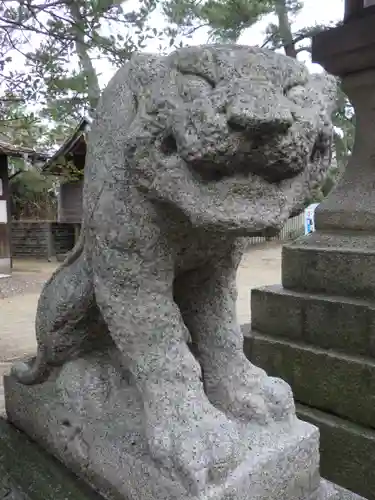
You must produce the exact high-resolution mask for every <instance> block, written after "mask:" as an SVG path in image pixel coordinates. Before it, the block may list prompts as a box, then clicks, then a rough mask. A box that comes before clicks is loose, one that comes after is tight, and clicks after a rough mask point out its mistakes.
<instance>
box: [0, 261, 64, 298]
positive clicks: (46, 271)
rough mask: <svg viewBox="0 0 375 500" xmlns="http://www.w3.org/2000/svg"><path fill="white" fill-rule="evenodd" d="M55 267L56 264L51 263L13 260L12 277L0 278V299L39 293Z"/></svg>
mask: <svg viewBox="0 0 375 500" xmlns="http://www.w3.org/2000/svg"><path fill="white" fill-rule="evenodd" d="M56 266H57V263H53V262H42V261H41V262H38V261H24V260H15V261H14V263H13V270H12V275H11V276H10V277H9V278H0V299H6V298H9V297H14V296H16V295H25V294H29V293H40V291H41V289H42V286H43V284H44V283H45V282H46V281H47V280H48V278H49V277H50V276H51V273H52V272H53V271H54V270H55V269H56Z"/></svg>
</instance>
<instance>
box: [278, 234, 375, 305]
mask: <svg viewBox="0 0 375 500" xmlns="http://www.w3.org/2000/svg"><path fill="white" fill-rule="evenodd" d="M282 284H283V286H284V287H285V288H289V289H292V290H299V291H306V292H312V293H323V294H329V295H340V296H346V297H355V298H369V299H375V235H372V234H371V235H369V234H366V233H364V234H363V235H361V234H360V233H359V232H358V234H350V235H348V234H343V233H325V232H319V231H317V232H315V233H312V234H310V235H308V236H303V237H301V238H298V239H297V240H295V241H293V242H292V243H290V244H287V245H285V246H284V247H283V253H282Z"/></svg>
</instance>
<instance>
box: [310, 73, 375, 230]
mask: <svg viewBox="0 0 375 500" xmlns="http://www.w3.org/2000/svg"><path fill="white" fill-rule="evenodd" d="M343 89H344V91H345V92H346V93H347V95H348V97H349V99H350V101H351V103H352V104H353V106H354V108H355V112H356V134H355V145H354V150H353V154H352V156H351V158H350V160H349V162H348V165H347V168H346V170H345V173H344V176H343V178H342V180H341V182H340V183H339V185H338V186H337V187H336V189H335V190H334V191H333V192H332V193H331V194H330V195H329V196H328V198H327V199H326V200H325V201H324V202H323V203H321V205H320V206H319V208H318V209H317V211H316V227H317V229H319V230H322V231H324V230H328V231H329V230H348V231H350V230H354V231H362V232H363V231H368V232H374V231H375V140H374V137H375V68H374V69H372V70H368V71H366V72H361V73H356V74H354V75H348V76H346V77H345V78H344V79H343ZM373 131H374V132H373Z"/></svg>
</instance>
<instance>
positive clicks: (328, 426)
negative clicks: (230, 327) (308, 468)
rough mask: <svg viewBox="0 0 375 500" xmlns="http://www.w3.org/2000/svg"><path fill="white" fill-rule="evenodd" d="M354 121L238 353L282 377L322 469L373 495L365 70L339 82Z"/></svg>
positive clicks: (373, 344)
mask: <svg viewBox="0 0 375 500" xmlns="http://www.w3.org/2000/svg"><path fill="white" fill-rule="evenodd" d="M344 83H345V90H346V91H347V93H348V95H349V97H350V98H351V100H352V102H353V104H354V106H355V109H356V117H357V122H356V123H357V129H356V143H355V149H354V152H353V156H352V158H351V160H350V162H349V165H348V167H347V169H346V172H345V174H344V177H343V179H342V181H341V182H340V184H339V185H338V186H337V187H336V189H335V190H334V191H333V192H332V193H331V194H330V195H329V196H328V198H327V199H326V200H325V201H324V202H323V203H322V204H321V205H320V206H319V207H318V209H317V210H316V227H317V231H316V232H315V233H313V234H311V235H308V236H304V237H301V238H299V239H298V240H296V241H295V242H293V243H291V244H289V245H286V246H285V247H284V248H283V256H282V286H269V287H265V288H261V289H257V290H253V293H252V324H251V331H250V332H248V336H247V338H246V341H245V349H246V352H247V355H248V357H249V358H250V359H251V360H252V361H253V362H254V363H255V364H257V365H259V366H261V367H263V368H264V369H265V370H267V371H268V372H269V373H271V374H272V375H277V376H280V377H282V378H283V379H285V380H287V381H288V382H289V383H290V384H291V385H292V388H293V392H294V395H295V398H296V400H297V402H299V403H300V404H301V406H300V408H299V414H300V416H301V418H305V419H306V420H308V421H310V422H313V423H314V424H316V425H318V426H319V427H320V430H321V449H322V473H323V475H325V476H327V477H328V478H329V479H331V480H334V481H335V482H338V483H339V484H342V485H343V486H345V487H347V488H350V489H351V490H353V491H357V492H358V493H361V494H363V495H365V496H367V497H368V498H369V499H372V500H373V499H375V475H374V470H375V405H374V395H375V359H374V358H375V141H374V137H373V135H374V134H373V133H370V131H372V130H375V113H374V111H373V110H374V108H375V71H371V72H365V73H361V74H358V75H354V76H350V77H349V76H347V77H346V78H345V79H344Z"/></svg>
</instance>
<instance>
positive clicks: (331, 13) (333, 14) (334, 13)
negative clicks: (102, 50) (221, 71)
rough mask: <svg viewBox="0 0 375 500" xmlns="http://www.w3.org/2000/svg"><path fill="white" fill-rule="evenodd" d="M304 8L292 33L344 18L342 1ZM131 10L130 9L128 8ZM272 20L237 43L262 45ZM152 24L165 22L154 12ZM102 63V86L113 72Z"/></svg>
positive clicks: (310, 0)
mask: <svg viewBox="0 0 375 500" xmlns="http://www.w3.org/2000/svg"><path fill="white" fill-rule="evenodd" d="M136 3H137V2H136V0H130V1H129V2H127V3H126V5H127V6H129V7H130V5H133V4H134V5H136ZM303 3H304V8H303V10H302V11H301V13H300V14H299V15H298V16H297V18H296V19H295V21H294V23H293V31H296V30H298V29H301V28H304V27H306V26H312V25H314V24H328V23H330V22H334V21H340V20H342V19H343V16H344V0H304V2H303ZM130 8H131V7H130ZM273 20H274V16H267V17H265V18H264V19H263V20H262V22H260V23H257V25H256V26H255V27H253V28H249V29H248V30H246V31H245V32H244V33H243V34H242V36H241V37H240V39H239V40H238V42H239V43H243V44H245V45H256V44H262V42H263V41H264V39H265V35H264V32H265V29H266V27H267V25H268V24H269V23H270V22H272V21H273ZM152 24H153V25H154V26H157V27H158V28H159V29H161V28H162V26H163V24H165V21H164V19H163V16H162V15H161V14H160V12H155V14H154V16H153V17H152ZM207 38H208V31H207V30H204V29H202V30H199V31H197V32H196V33H195V34H194V36H193V38H192V39H189V40H186V41H185V43H188V44H189V45H199V44H202V43H206V42H207ZM145 50H146V51H147V52H154V51H155V42H154V41H150V42H149V44H148V46H147V47H146V49H145ZM300 59H301V60H303V61H305V62H306V63H307V64H308V66H309V67H311V70H313V71H317V70H318V71H319V69H320V67H318V66H317V65H312V64H310V60H309V55H308V54H307V53H301V56H300ZM103 64H104V63H103V62H101V63H100V68H98V69H99V72H100V73H101V75H100V80H101V83H102V84H105V83H107V81H108V80H109V79H110V77H111V76H112V75H113V73H114V72H115V69H114V68H111V67H110V66H108V67H107V66H106V65H105V66H106V67H105V68H104V67H103Z"/></svg>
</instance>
